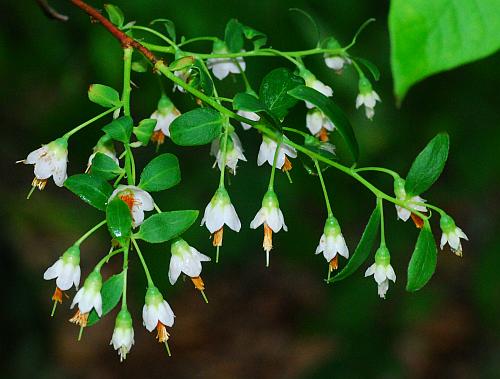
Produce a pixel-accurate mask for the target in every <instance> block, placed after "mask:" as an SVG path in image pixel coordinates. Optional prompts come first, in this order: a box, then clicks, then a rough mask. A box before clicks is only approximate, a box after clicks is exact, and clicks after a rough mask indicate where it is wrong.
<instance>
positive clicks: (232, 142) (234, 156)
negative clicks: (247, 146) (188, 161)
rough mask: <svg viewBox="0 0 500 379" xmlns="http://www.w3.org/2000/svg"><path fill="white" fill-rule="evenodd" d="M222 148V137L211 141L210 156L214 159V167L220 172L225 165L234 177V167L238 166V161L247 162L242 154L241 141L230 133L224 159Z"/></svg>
mask: <svg viewBox="0 0 500 379" xmlns="http://www.w3.org/2000/svg"><path fill="white" fill-rule="evenodd" d="M223 147H224V135H222V136H221V137H220V138H216V139H214V140H213V141H212V146H211V149H210V154H211V155H213V156H214V157H215V163H214V167H215V165H217V166H218V167H219V170H222V169H223V166H224V164H225V165H226V166H227V167H229V169H230V170H231V172H232V173H233V174H234V175H236V167H237V165H238V161H243V162H246V161H247V159H246V158H245V155H244V154H243V147H242V145H241V141H240V139H239V138H238V136H237V135H236V133H234V132H233V133H231V134H230V135H229V136H228V138H227V143H226V154H225V158H224V151H223Z"/></svg>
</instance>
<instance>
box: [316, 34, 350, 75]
mask: <svg viewBox="0 0 500 379" xmlns="http://www.w3.org/2000/svg"><path fill="white" fill-rule="evenodd" d="M324 46H325V47H326V48H327V49H330V50H334V49H338V50H340V49H341V48H342V47H341V46H340V44H339V43H338V41H337V40H336V39H335V38H333V37H329V38H328V39H327V41H326V43H325V44H324ZM323 57H324V59H325V64H326V65H327V66H328V67H329V68H331V69H332V70H334V71H335V72H336V73H337V74H341V73H342V70H343V68H344V66H345V65H347V64H350V63H351V60H350V59H349V58H348V57H346V56H344V55H343V54H342V53H340V54H331V53H325V54H324V55H323Z"/></svg>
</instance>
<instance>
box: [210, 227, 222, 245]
mask: <svg viewBox="0 0 500 379" xmlns="http://www.w3.org/2000/svg"><path fill="white" fill-rule="evenodd" d="M223 234H224V226H223V227H221V228H220V229H219V230H217V231H216V232H215V233H214V239H213V240H212V245H213V246H216V247H218V246H222V237H223Z"/></svg>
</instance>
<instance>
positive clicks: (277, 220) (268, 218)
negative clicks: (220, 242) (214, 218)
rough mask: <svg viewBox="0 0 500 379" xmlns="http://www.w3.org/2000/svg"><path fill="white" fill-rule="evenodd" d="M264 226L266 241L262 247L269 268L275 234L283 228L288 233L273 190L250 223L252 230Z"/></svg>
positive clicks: (268, 193) (267, 194) (265, 196)
mask: <svg viewBox="0 0 500 379" xmlns="http://www.w3.org/2000/svg"><path fill="white" fill-rule="evenodd" d="M262 224H264V240H263V243H262V247H263V248H264V251H265V252H266V266H269V252H270V251H271V249H272V248H273V232H274V233H278V232H279V231H280V230H281V229H282V228H283V230H284V231H285V232H286V231H288V228H287V226H286V224H285V219H284V217H283V213H282V212H281V209H280V207H279V202H278V197H277V196H276V194H275V193H274V191H273V190H268V191H267V192H266V194H265V195H264V198H263V199H262V207H261V208H260V209H259V211H258V212H257V214H256V215H255V218H254V219H253V220H252V222H251V223H250V227H251V228H252V229H257V228H258V227H259V226H261V225H262Z"/></svg>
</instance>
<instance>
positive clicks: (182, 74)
mask: <svg viewBox="0 0 500 379" xmlns="http://www.w3.org/2000/svg"><path fill="white" fill-rule="evenodd" d="M174 75H175V76H177V77H178V78H179V79H181V80H182V81H183V82H185V83H187V82H188V81H189V79H190V78H191V69H190V68H183V69H182V70H177V71H174ZM175 90H178V91H179V92H182V93H186V90H185V89H184V88H183V87H181V86H180V85H178V84H174V86H173V92H175Z"/></svg>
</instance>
